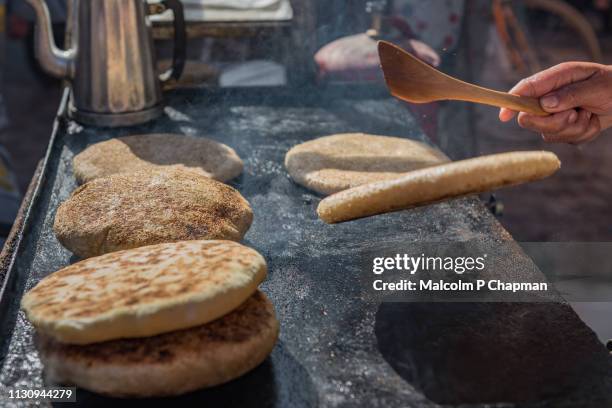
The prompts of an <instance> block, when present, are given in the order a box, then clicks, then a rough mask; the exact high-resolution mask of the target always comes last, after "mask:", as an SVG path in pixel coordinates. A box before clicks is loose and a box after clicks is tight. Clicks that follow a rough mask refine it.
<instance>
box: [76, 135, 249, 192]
mask: <svg viewBox="0 0 612 408" xmlns="http://www.w3.org/2000/svg"><path fill="white" fill-rule="evenodd" d="M72 165H73V169H74V175H75V177H76V179H77V181H78V182H79V184H83V183H87V182H88V181H91V180H94V179H96V178H99V177H105V176H110V175H112V174H117V173H130V172H134V171H141V170H160V169H182V170H189V171H193V172H195V173H198V174H200V175H202V176H206V177H210V178H212V179H215V180H218V181H222V182H225V181H228V180H231V179H233V178H235V177H237V176H239V175H240V173H242V168H243V164H242V160H240V157H238V155H237V154H236V152H235V151H234V149H232V148H231V147H229V146H226V145H224V144H223V143H219V142H215V141H214V140H210V139H206V138H204V137H194V136H185V135H178V134H172V133H160V134H147V135H133V136H126V137H118V138H115V139H110V140H107V141H104V142H100V143H96V144H94V145H91V146H89V147H88V148H86V149H85V150H83V151H82V152H81V153H79V154H77V155H76V156H75V157H74V160H73V163H72Z"/></svg>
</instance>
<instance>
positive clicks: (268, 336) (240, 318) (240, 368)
mask: <svg viewBox="0 0 612 408" xmlns="http://www.w3.org/2000/svg"><path fill="white" fill-rule="evenodd" d="M278 330H279V325H278V321H277V320H276V317H275V315H274V308H273V306H272V304H271V303H270V301H269V300H268V299H267V298H266V296H265V295H264V294H263V293H261V292H259V291H257V292H255V294H253V296H251V297H250V298H249V299H247V300H246V301H245V302H244V303H243V304H242V305H241V306H239V307H238V308H237V309H235V310H234V311H232V312H231V313H229V314H227V315H225V316H223V317H221V318H219V319H217V320H215V321H213V322H210V323H207V324H205V325H201V326H197V327H194V328H190V329H186V330H181V331H173V332H170V333H166V334H161V335H158V336H154V337H147V338H138V339H124V340H115V341H109V342H105V343H97V344H91V345H85V346H77V345H66V344H61V343H58V342H56V341H54V340H52V339H50V338H49V337H46V336H44V335H43V336H39V337H38V341H37V345H38V349H39V354H40V357H41V360H42V361H43V363H44V365H45V374H46V376H47V379H48V380H49V381H50V382H51V383H59V384H75V385H78V386H80V387H82V388H85V389H88V390H90V391H94V392H98V393H101V394H106V395H111V396H118V397H161V396H170V395H179V394H183V393H186V392H189V391H194V390H196V389H199V388H204V387H211V386H214V385H218V384H222V383H225V382H227V381H230V380H232V379H234V378H237V377H239V376H241V375H243V374H245V373H246V372H248V371H250V370H252V369H253V368H255V367H256V366H258V365H259V364H260V363H261V362H263V361H264V360H265V358H266V357H267V356H268V355H269V354H270V352H271V351H272V349H273V347H274V344H275V342H276V339H277V337H278Z"/></svg>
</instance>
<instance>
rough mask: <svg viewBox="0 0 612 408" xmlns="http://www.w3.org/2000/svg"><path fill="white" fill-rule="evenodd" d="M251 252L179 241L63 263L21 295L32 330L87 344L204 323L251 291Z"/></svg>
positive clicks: (256, 276) (254, 256)
mask: <svg viewBox="0 0 612 408" xmlns="http://www.w3.org/2000/svg"><path fill="white" fill-rule="evenodd" d="M266 272H267V267H266V261H265V260H264V258H263V257H262V256H261V255H260V254H259V253H257V251H255V250H253V249H251V248H248V247H245V246H244V245H240V244H238V243H236V242H231V241H184V242H177V243H170V244H160V245H151V246H147V247H142V248H137V249H130V250H127V251H119V252H113V253H111V254H106V255H103V256H100V257H97V258H90V259H86V260H84V261H81V262H78V263H75V264H73V265H70V266H67V267H66V268H64V269H61V270H59V271H57V272H55V273H52V274H51V275H49V276H47V277H45V278H44V279H43V280H41V281H40V282H39V283H38V284H37V285H36V286H35V287H34V288H33V289H31V290H29V291H28V292H27V293H26V294H25V296H24V297H23V299H22V302H21V304H22V307H23V309H24V310H25V312H26V315H27V317H28V319H29V320H30V321H31V322H32V324H33V325H34V327H36V329H37V330H38V331H40V332H42V333H44V334H46V335H48V336H50V337H53V338H54V339H56V340H57V341H60V342H63V343H73V344H89V343H96V342H101V341H106V340H114V339H118V338H127V337H145V336H152V335H156V334H160V333H165V332H169V331H173V330H179V329H185V328H188V327H193V326H197V325H200V324H204V323H207V322H210V321H212V320H214V319H217V318H219V317H220V316H223V315H224V314H226V313H229V312H230V311H232V310H233V309H234V308H236V307H237V306H238V305H240V304H241V303H242V302H244V301H245V300H246V299H247V298H248V297H249V296H251V295H252V294H253V292H255V291H256V290H257V286H258V285H259V284H260V283H261V282H262V281H263V279H264V278H265V276H266Z"/></svg>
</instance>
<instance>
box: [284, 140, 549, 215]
mask: <svg viewBox="0 0 612 408" xmlns="http://www.w3.org/2000/svg"><path fill="white" fill-rule="evenodd" d="M285 167H286V168H287V171H288V172H289V175H290V176H291V178H292V179H293V180H294V181H295V182H297V183H299V184H301V185H303V186H304V187H306V188H309V189H311V190H314V191H316V192H318V193H321V194H325V195H327V194H331V195H330V196H329V197H326V198H324V199H323V200H322V201H321V203H320V204H319V207H318V209H317V213H318V215H319V217H320V218H321V219H322V220H323V221H325V222H327V223H337V222H343V221H349V220H353V219H356V218H362V217H368V216H372V215H376V214H383V213H387V212H390V211H398V210H403V209H407V208H411V207H416V206H419V205H425V204H430V203H435V202H438V201H442V200H447V199H451V198H455V197H461V196H465V195H469V194H475V193H481V192H485V191H489V190H494V189H497V188H501V187H505V186H512V185H517V184H521V183H526V182H530V181H534V180H539V179H542V178H545V177H548V176H550V175H551V174H553V173H554V172H556V171H557V170H558V169H559V167H560V162H559V159H558V158H557V156H556V155H555V154H554V153H551V152H543V151H534V152H509V153H501V154H494V155H488V156H483V157H477V158H473V159H468V160H461V161H458V162H453V163H450V162H449V160H448V159H447V158H446V156H444V155H443V154H442V153H440V152H439V151H437V150H435V149H433V148H432V147H429V146H427V145H425V144H423V143H420V142H416V141H412V140H407V139H402V138H397V137H387V136H375V135H366V134H363V133H349V134H340V135H332V136H325V137H321V138H318V139H315V140H312V141H309V142H306V143H302V144H300V145H297V146H295V147H293V148H292V149H291V150H289V152H288V153H287V155H286V157H285Z"/></svg>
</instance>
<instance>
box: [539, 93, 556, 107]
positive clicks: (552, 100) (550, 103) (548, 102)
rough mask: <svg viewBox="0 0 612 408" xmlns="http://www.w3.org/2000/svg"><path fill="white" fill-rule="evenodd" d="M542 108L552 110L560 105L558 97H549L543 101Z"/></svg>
mask: <svg viewBox="0 0 612 408" xmlns="http://www.w3.org/2000/svg"><path fill="white" fill-rule="evenodd" d="M541 103H542V107H544V108H548V109H552V108H556V107H557V105H559V98H558V97H557V95H547V96H545V97H543V98H542V99H541Z"/></svg>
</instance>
